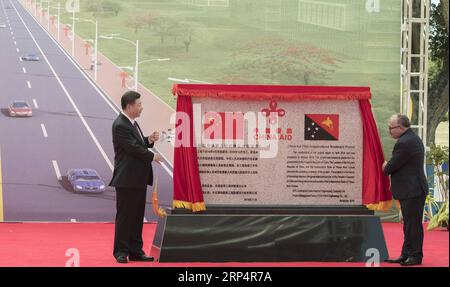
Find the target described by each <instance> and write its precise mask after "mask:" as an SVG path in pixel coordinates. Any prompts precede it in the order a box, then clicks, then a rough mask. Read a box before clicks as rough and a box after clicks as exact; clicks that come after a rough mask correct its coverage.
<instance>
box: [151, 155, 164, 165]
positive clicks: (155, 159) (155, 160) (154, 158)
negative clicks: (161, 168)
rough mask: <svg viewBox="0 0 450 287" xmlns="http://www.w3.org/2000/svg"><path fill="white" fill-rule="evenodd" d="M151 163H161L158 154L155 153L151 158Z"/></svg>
mask: <svg viewBox="0 0 450 287" xmlns="http://www.w3.org/2000/svg"><path fill="white" fill-rule="evenodd" d="M153 161H154V162H157V163H159V164H161V162H162V157H161V155H159V153H155V155H154V156H153Z"/></svg>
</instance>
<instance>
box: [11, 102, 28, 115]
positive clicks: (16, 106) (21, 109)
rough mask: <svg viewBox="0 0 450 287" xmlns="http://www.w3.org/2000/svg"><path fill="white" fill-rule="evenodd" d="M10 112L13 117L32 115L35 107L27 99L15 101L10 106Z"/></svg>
mask: <svg viewBox="0 0 450 287" xmlns="http://www.w3.org/2000/svg"><path fill="white" fill-rule="evenodd" d="M8 112H9V115H10V116H11V117H31V116H32V115H33V109H32V108H31V107H30V105H29V104H28V103H27V102H25V101H14V102H12V103H11V104H10V105H9V107H8Z"/></svg>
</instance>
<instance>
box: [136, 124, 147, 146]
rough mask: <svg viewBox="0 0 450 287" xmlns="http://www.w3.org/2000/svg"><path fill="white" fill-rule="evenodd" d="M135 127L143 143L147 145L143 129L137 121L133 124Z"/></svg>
mask: <svg viewBox="0 0 450 287" xmlns="http://www.w3.org/2000/svg"><path fill="white" fill-rule="evenodd" d="M133 125H134V127H135V128H136V130H137V132H138V134H139V136H140V137H141V139H142V141H143V142H144V143H145V141H144V136H143V135H142V133H141V129H140V128H139V125H138V123H137V122H136V121H134V124H133Z"/></svg>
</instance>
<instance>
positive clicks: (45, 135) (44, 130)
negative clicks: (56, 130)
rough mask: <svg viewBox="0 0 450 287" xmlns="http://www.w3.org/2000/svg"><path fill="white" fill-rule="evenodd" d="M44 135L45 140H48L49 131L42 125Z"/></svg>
mask: <svg viewBox="0 0 450 287" xmlns="http://www.w3.org/2000/svg"><path fill="white" fill-rule="evenodd" d="M41 128H42V133H43V134H44V138H48V134H47V130H46V129H45V126H44V124H41Z"/></svg>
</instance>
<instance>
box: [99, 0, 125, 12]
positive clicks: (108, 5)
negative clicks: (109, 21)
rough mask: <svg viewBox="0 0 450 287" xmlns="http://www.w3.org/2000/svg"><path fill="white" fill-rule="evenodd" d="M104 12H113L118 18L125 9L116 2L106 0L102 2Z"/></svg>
mask: <svg viewBox="0 0 450 287" xmlns="http://www.w3.org/2000/svg"><path fill="white" fill-rule="evenodd" d="M102 8H103V11H112V12H114V14H115V15H116V16H118V15H119V12H120V11H121V10H122V9H123V7H122V5H120V3H119V2H116V1H110V0H106V1H103V2H102Z"/></svg>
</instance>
